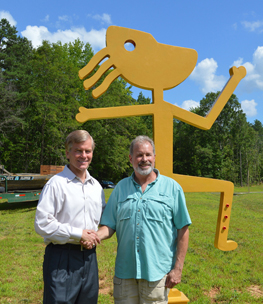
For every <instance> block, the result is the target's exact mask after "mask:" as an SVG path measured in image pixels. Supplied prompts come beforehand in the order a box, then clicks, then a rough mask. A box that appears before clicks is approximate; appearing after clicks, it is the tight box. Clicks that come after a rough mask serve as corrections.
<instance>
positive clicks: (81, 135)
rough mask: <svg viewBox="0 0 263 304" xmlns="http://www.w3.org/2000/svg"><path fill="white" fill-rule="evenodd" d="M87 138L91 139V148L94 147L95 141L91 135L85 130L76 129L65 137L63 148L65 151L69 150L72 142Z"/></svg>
mask: <svg viewBox="0 0 263 304" xmlns="http://www.w3.org/2000/svg"><path fill="white" fill-rule="evenodd" d="M87 139H91V141H92V150H94V149H95V142H94V140H93V138H92V136H91V135H90V134H89V132H87V131H86V130H76V131H73V132H71V133H69V135H68V136H67V138H66V141H65V149H66V151H68V152H70V150H71V148H72V146H73V144H74V143H80V142H83V141H86V140H87Z"/></svg>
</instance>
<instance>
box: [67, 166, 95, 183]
mask: <svg viewBox="0 0 263 304" xmlns="http://www.w3.org/2000/svg"><path fill="white" fill-rule="evenodd" d="M64 173H65V176H66V178H67V179H68V182H71V181H73V179H74V178H76V179H78V180H79V178H78V177H77V176H76V174H74V173H73V172H72V171H71V170H70V169H69V167H68V165H66V166H65V167H64ZM86 182H90V183H91V184H93V183H94V180H93V178H92V176H91V175H90V174H89V171H88V170H86V178H85V182H84V183H86Z"/></svg>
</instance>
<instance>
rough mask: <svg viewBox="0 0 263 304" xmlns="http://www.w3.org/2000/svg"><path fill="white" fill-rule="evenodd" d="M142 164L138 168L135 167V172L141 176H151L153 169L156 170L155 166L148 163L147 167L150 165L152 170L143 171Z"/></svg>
mask: <svg viewBox="0 0 263 304" xmlns="http://www.w3.org/2000/svg"><path fill="white" fill-rule="evenodd" d="M141 164H142V163H139V165H138V166H137V167H134V168H133V169H134V171H136V172H137V173H139V174H140V175H149V174H150V173H151V172H152V171H153V169H154V166H153V165H152V164H151V163H147V165H150V168H148V169H142V168H141V167H140V165H141Z"/></svg>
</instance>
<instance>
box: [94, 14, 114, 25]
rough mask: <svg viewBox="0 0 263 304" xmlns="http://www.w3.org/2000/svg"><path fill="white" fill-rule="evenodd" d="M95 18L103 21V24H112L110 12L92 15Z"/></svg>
mask: <svg viewBox="0 0 263 304" xmlns="http://www.w3.org/2000/svg"><path fill="white" fill-rule="evenodd" d="M92 18H93V19H96V20H98V21H101V22H102V23H103V24H104V23H107V24H111V23H112V22H111V16H110V15H109V14H102V15H94V16H92Z"/></svg>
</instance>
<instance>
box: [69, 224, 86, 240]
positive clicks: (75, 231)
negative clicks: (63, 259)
mask: <svg viewBox="0 0 263 304" xmlns="http://www.w3.org/2000/svg"><path fill="white" fill-rule="evenodd" d="M82 232H83V230H82V229H81V228H75V227H71V234H70V238H71V239H74V240H77V241H80V239H81V237H82Z"/></svg>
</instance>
